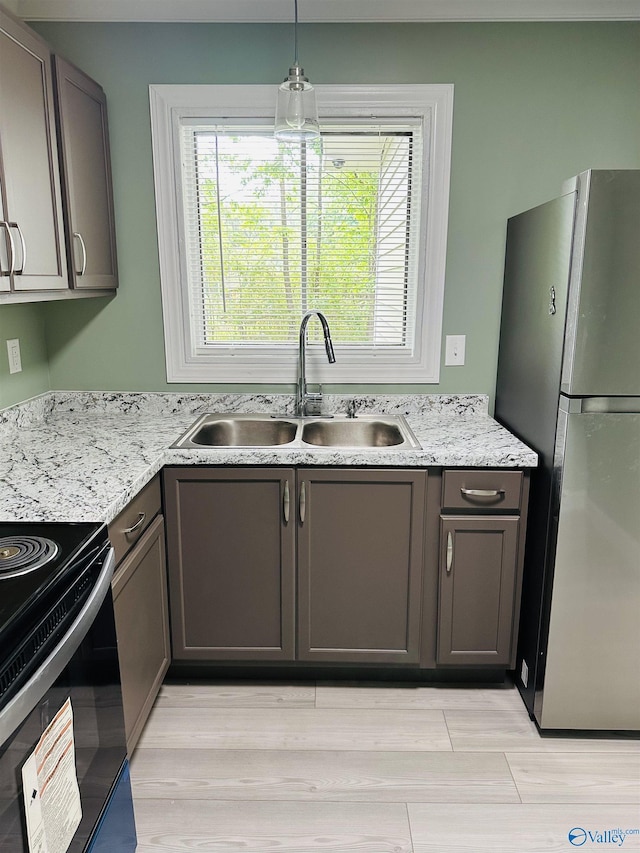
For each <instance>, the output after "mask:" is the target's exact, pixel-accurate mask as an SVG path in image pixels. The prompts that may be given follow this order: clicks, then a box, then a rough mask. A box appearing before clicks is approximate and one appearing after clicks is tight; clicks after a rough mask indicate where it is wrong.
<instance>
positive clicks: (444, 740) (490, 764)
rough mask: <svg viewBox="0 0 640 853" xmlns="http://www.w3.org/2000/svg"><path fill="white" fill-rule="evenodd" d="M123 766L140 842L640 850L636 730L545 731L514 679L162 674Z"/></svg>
mask: <svg viewBox="0 0 640 853" xmlns="http://www.w3.org/2000/svg"><path fill="white" fill-rule="evenodd" d="M131 773H132V780H133V789H134V799H135V809H136V821H137V825H138V837H139V845H138V853H158V851H163V853H180V851H197V853H209V851H211V853H239V851H242V853H327V851H331V853H352V851H358V852H359V853H546V851H552V852H553V851H571V850H574V849H576V848H577V847H578V846H579V847H580V849H581V850H601V851H606V850H614V849H622V850H640V741H638V740H606V739H601V740H598V739H584V738H575V739H574V738H541V737H540V736H539V735H538V733H537V730H536V728H535V726H534V725H533V724H532V723H531V722H530V720H529V717H528V715H527V713H526V711H525V710H524V706H523V704H522V702H521V700H520V697H519V695H518V693H517V691H516V690H515V688H495V689H492V688H481V689H480V688H477V689H471V688H441V687H428V686H419V687H418V686H415V685H406V686H405V685H402V686H399V685H387V684H378V685H371V684H367V685H345V684H330V683H324V682H318V683H317V684H315V683H309V684H278V683H248V682H227V683H215V684H197V685H195V684H194V685H178V684H175V685H165V686H163V688H162V690H161V692H160V695H159V697H158V699H157V701H156V704H155V707H154V710H153V712H152V715H151V717H150V719H149V722H148V724H147V727H146V729H145V731H144V733H143V735H142V738H141V740H140V742H139V745H138V748H137V749H136V751H135V754H134V756H133V760H132V767H131ZM573 828H582V829H583V830H584V831H585V832H586V833H597V832H600V833H603V832H605V831H607V830H617V829H622V830H637V833H634V834H629V835H625V837H624V839H623V841H622V843H619V842H617V841H612V840H611V838H612V837H611V836H606V835H602V836H601V837H600V840H599V841H598V840H597V837H596V836H595V835H593V840H591V838H590V837H589V835H588V834H587V840H586V842H585V843H581V842H583V840H584V836H580V835H576V837H575V839H574V840H575V841H576V842H578V843H579V844H575V845H572V844H571V843H570V842H569V839H568V834H569V831H570V830H571V829H573ZM607 839H608V840H607Z"/></svg>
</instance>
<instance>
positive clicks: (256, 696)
mask: <svg viewBox="0 0 640 853" xmlns="http://www.w3.org/2000/svg"><path fill="white" fill-rule="evenodd" d="M315 698H316V688H315V683H311V682H310V683H299V684H298V683H296V684H284V683H281V682H277V681H271V682H243V681H216V682H209V683H207V682H199V683H195V684H180V683H174V684H163V685H162V687H161V688H160V692H159V694H158V698H157V700H156V705H157V706H158V707H159V708H313V707H314V706H315Z"/></svg>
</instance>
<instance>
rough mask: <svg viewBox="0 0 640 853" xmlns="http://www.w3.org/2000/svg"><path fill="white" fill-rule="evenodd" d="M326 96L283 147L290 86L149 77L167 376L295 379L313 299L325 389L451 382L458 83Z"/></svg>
mask: <svg viewBox="0 0 640 853" xmlns="http://www.w3.org/2000/svg"><path fill="white" fill-rule="evenodd" d="M317 92H318V105H319V111H320V119H321V136H320V139H318V140H312V141H308V142H291V143H290V142H287V143H282V142H277V141H276V140H275V139H274V137H273V118H272V116H273V114H274V111H275V87H271V86H152V87H151V118H152V130H153V144H154V172H155V184H156V207H157V217H158V239H159V249H160V266H161V282H162V298H163V313H164V327H165V349H166V360H167V378H168V381H169V382H250V381H252V382H287V383H291V382H294V381H295V375H296V355H297V345H298V328H299V324H300V319H301V317H302V315H303V313H304V312H305V311H306V310H308V309H318V310H321V311H323V312H324V313H325V314H326V316H327V318H328V320H329V323H330V325H331V331H332V337H333V341H334V345H335V350H336V358H337V362H336V364H335V365H331V366H329V365H327V364H326V361H324V360H322V359H321V358H318V359H317V361H316V362H315V363H314V365H313V367H312V371H313V373H312V378H313V380H314V381H325V382H391V383H394V384H395V383H403V382H405V383H407V382H437V381H438V378H439V363H440V338H441V320H442V301H443V290H444V258H445V247H446V230H447V213H448V184H449V162H450V141H451V117H452V98H453V87H452V86H448V85H439V86H397V87H396V86H319V87H318V90H317ZM314 326H315V324H313V323H312V324H310V326H309V333H310V341H311V344H312V346H311V347H310V352H313V350H314V349H315V347H314V346H313V342H314V338H315V335H316V334H317V332H316V330H315V329H314ZM315 339H316V340H318V341H319V338H315Z"/></svg>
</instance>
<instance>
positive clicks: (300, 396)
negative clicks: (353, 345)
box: [296, 311, 336, 417]
mask: <svg viewBox="0 0 640 853" xmlns="http://www.w3.org/2000/svg"><path fill="white" fill-rule="evenodd" d="M313 316H316V317H317V318H318V320H320V323H321V325H322V332H323V334H324V348H325V350H326V352H327V360H328V362H329V364H334V363H335V360H336V356H335V353H334V351H333V343H332V341H331V331H330V330H329V323H328V322H327V318H326V317H325V316H324V314H323V313H322V311H307V313H306V314H305V315H304V316H303V318H302V321H301V323H300V338H299V346H298V386H297V393H296V414H298V415H302V416H303V417H304V416H306V415H307V414H309V409H310V408H314V409H315V410H316V412H315V413H317V412H319V411H320V403H321V400H322V394H320V393H310V392H309V391H308V390H307V366H306V360H307V325H308V323H309V320H310V319H311V318H312V317H313Z"/></svg>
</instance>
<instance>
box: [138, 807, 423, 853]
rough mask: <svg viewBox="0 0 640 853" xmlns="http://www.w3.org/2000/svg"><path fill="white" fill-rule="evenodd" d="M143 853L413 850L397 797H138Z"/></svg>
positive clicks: (384, 852)
mask: <svg viewBox="0 0 640 853" xmlns="http://www.w3.org/2000/svg"><path fill="white" fill-rule="evenodd" d="M136 822H137V826H138V848H137V853H182V851H203V853H204V851H206V853H238V851H240V850H242V851H243V853H356V851H357V853H412V846H411V837H410V833H409V823H408V818H407V813H406V808H405V806H403V805H396V804H395V803H376V804H374V805H367V804H364V805H363V804H353V803H351V804H350V803H346V804H345V803H245V802H242V803H236V802H228V803H220V802H204V803H203V802H200V801H191V802H188V801H185V800H171V801H169V800H164V799H160V800H137V801H136Z"/></svg>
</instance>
